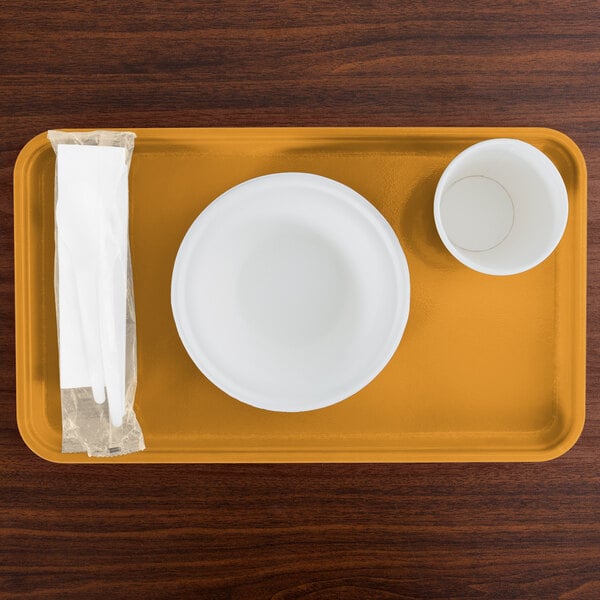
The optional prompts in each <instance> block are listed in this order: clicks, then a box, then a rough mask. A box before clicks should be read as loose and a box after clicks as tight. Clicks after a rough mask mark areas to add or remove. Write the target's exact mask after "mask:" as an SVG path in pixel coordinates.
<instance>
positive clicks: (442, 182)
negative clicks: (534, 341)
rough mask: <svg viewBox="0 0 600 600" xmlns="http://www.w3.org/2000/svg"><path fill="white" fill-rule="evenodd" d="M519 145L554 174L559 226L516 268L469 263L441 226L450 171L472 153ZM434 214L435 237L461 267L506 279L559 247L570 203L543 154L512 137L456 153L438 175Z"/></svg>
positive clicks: (473, 145) (482, 142) (563, 183)
mask: <svg viewBox="0 0 600 600" xmlns="http://www.w3.org/2000/svg"><path fill="white" fill-rule="evenodd" d="M515 145H517V146H520V147H521V148H522V149H525V150H526V151H527V152H529V153H531V154H535V155H536V156H538V157H539V158H541V160H542V161H544V162H545V163H546V164H547V165H548V166H549V167H550V170H551V172H553V175H556V177H555V179H556V182H555V183H556V184H557V185H558V186H559V187H560V190H559V194H560V196H561V198H562V199H563V200H564V202H561V208H564V210H563V211H562V212H563V214H562V215H561V217H562V224H561V226H560V227H559V228H558V229H557V231H556V234H555V235H554V236H553V237H552V238H551V240H550V241H549V243H548V244H547V246H546V249H545V250H544V251H543V252H540V253H538V255H537V256H535V257H534V258H533V259H529V260H526V261H523V262H521V263H520V264H519V266H518V267H516V268H490V267H486V266H485V265H482V264H481V263H478V262H477V261H475V260H472V259H471V257H470V256H469V255H468V254H466V253H465V252H463V251H462V250H461V249H460V248H459V247H458V246H456V245H455V244H454V243H453V242H452V240H451V239H450V238H449V237H448V235H447V233H446V229H445V227H444V223H443V218H442V214H441V203H442V198H443V191H444V190H445V189H446V187H447V184H448V182H449V180H450V179H451V177H452V173H453V171H454V170H455V169H456V167H457V165H458V164H460V163H462V162H463V161H464V160H465V159H468V158H469V157H470V155H471V154H476V153H477V152H480V151H481V150H482V149H483V148H488V147H490V146H498V147H502V148H506V147H507V146H515ZM433 214H434V221H435V226H436V229H437V231H438V235H439V236H440V238H441V240H442V242H443V244H444V246H445V247H446V249H447V250H448V251H449V252H450V254H452V256H454V258H456V260H458V261H459V262H460V263H462V264H464V265H465V266H466V267H469V268H470V269H472V270H474V271H477V272H479V273H483V274H485V275H497V276H506V275H517V274H519V273H524V272H525V271H529V270H530V269H533V268H534V267H536V266H537V265H539V264H540V263H542V262H543V261H545V260H546V259H547V258H548V257H549V256H550V255H551V254H552V252H554V250H555V249H556V247H557V246H558V244H559V242H560V240H561V239H562V236H563V234H564V232H565V229H566V226H567V220H568V214H569V200H568V193H567V188H566V186H565V182H564V180H563V178H562V175H561V174H560V172H559V170H558V168H557V167H556V165H555V164H554V163H553V162H552V160H550V158H549V157H548V156H547V155H546V154H545V153H544V152H542V151H541V150H540V149H539V148H536V147H535V146H533V145H532V144H529V143H527V142H524V141H522V140H518V139H515V138H492V139H489V140H483V141H481V142H477V143H475V144H472V145H471V146H469V147H468V148H465V149H464V150H463V151H462V152H460V153H459V154H457V155H456V156H455V157H454V158H453V159H452V160H451V161H450V162H449V163H448V165H447V166H446V168H445V169H444V172H443V173H442V175H441V176H440V178H439V180H438V183H437V186H436V189H435V195H434V201H433Z"/></svg>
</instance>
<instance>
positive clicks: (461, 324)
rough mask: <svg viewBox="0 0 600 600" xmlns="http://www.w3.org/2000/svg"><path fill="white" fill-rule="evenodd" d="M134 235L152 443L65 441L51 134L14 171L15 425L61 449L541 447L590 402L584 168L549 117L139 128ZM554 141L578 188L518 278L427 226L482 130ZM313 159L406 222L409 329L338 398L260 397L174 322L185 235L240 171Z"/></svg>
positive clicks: (157, 458) (285, 454) (442, 455)
mask: <svg viewBox="0 0 600 600" xmlns="http://www.w3.org/2000/svg"><path fill="white" fill-rule="evenodd" d="M134 131H135V133H136V134H137V136H138V137H137V140H136V148H135V151H134V155H133V162H132V166H131V172H130V190H131V196H130V237H131V252H132V260H133V275H134V286H135V299H136V313H137V334H138V369H139V370H138V388H137V396H136V413H137V415H138V418H139V421H140V423H141V425H142V429H143V431H144V434H145V438H146V444H147V449H146V451H144V452H141V453H137V454H131V455H127V456H123V457H118V458H110V459H97V458H96V459H91V458H88V457H87V456H85V455H83V454H62V453H61V411H60V395H59V383H58V353H57V335H56V319H55V308H54V288H53V261H54V217H53V206H54V197H53V194H54V152H53V151H52V149H51V147H50V144H49V143H48V141H47V140H46V135H45V134H40V135H39V136H37V137H35V138H34V139H32V140H31V141H30V142H29V143H28V144H27V145H26V146H25V147H24V148H23V150H22V152H21V154H20V155H19V158H18V159H17V163H16V166H15V207H14V209H15V210H14V214H15V282H16V285H15V302H16V353H17V356H16V358H17V419H18V425H19V429H20V431H21V434H22V436H23V439H24V440H25V442H26V443H27V444H28V445H29V447H30V448H31V449H32V450H33V451H34V452H36V453H37V454H39V455H40V456H41V457H43V458H45V459H48V460H51V461H56V462H64V463H68V462H103V461H104V462H142V463H143V462H300V461H318V462H322V461H358V462H370V461H391V462H393V461H410V462H417V461H420V462H431V461H540V460H547V459H550V458H554V457H556V456H559V455H560V454H562V453H564V452H566V450H568V449H569V448H570V447H571V446H572V445H573V444H574V443H575V441H576V440H577V438H578V436H579V434H580V432H581V429H582V427H583V422H584V413H585V301H586V299H585V293H586V202H587V198H586V170H585V163H584V160H583V157H582V155H581V153H580V151H579V149H578V148H577V146H576V145H575V144H574V143H573V142H572V141H571V140H570V139H569V138H568V137H566V136H565V135H563V134H561V133H559V132H557V131H554V130H550V129H535V128H510V129H509V128H477V129H454V128H417V129H404V128H273V129H268V128H267V129H138V130H134ZM494 137H513V138H518V139H521V140H524V141H526V142H529V143H531V144H533V145H535V146H537V147H538V148H539V149H540V150H542V151H543V152H545V153H546V154H547V155H548V156H549V157H550V158H551V159H552V160H553V161H554V163H555V164H556V166H557V167H558V169H559V171H560V172H561V174H562V176H563V178H564V180H565V183H566V186H567V190H568V194H569V202H570V209H569V221H568V225H567V229H566V232H565V235H564V237H563V239H562V241H561V243H560V244H559V247H558V249H557V250H556V251H555V252H554V253H553V254H552V256H551V257H550V258H549V259H547V260H546V261H545V262H543V263H542V264H541V265H539V266H538V267H536V268H534V269H532V270H531V271H528V272H526V273H523V274H520V275H515V276H511V277H491V276H487V275H482V274H480V273H476V272H474V271H471V270H469V269H468V268H466V267H464V266H463V265H461V264H460V263H458V262H457V261H456V260H455V259H454V258H453V257H452V256H451V255H450V254H449V253H448V252H447V251H446V250H445V248H444V246H443V245H442V243H441V241H440V239H439V237H438V236H437V233H436V230H435V225H434V221H433V212H432V203H433V195H434V191H435V187H436V183H437V180H438V178H439V176H440V175H441V173H442V171H443V170H444V168H445V167H446V165H447V164H448V163H449V162H450V160H451V159H452V158H453V157H454V156H456V155H457V154H458V153H459V152H460V151H461V150H463V149H464V148H466V147H467V146H469V145H471V144H473V143H475V142H478V141H481V140H483V139H487V138H494ZM281 171H307V172H311V173H317V174H319V175H324V176H327V177H331V178H333V179H336V180H339V181H341V182H342V183H344V184H346V185H349V186H350V187H352V188H354V189H355V190H357V191H358V192H359V193H360V194H362V195H363V196H365V197H366V198H367V199H369V200H370V201H371V202H372V203H373V204H374V205H375V206H376V207H377V208H378V209H379V210H380V211H381V213H382V214H383V215H384V216H385V217H386V218H387V219H388V221H389V222H390V224H391V226H392V227H393V228H394V230H395V231H396V233H397V235H398V237H399V239H400V242H401V244H402V246H403V248H404V251H405V253H406V256H407V260H408V264H409V268H410V275H411V288H412V289H411V294H412V296H411V312H410V317H409V321H408V326H407V328H406V331H405V334H404V338H403V340H402V342H401V344H400V346H399V348H398V351H397V352H396V354H395V355H394V357H393V358H392V360H391V361H390V363H389V364H388V366H387V367H386V368H385V369H384V371H383V372H382V373H381V374H380V375H379V376H378V377H377V378H376V379H375V380H374V381H373V382H372V383H371V384H369V385H368V386H367V387H366V388H365V389H363V390H362V391H361V392H359V393H357V394H356V395H354V396H352V397H351V398H349V399H348V400H345V401H344V402H341V403H340V404H337V405H335V406H332V407H329V408H325V409H321V410H317V411H313V412H308V413H295V414H294V413H291V414H290V413H273V412H266V411H262V410H259V409H255V408H251V407H250V406H246V405H244V404H242V403H241V402H238V401H236V400H233V399H232V398H229V397H228V396H226V395H225V394H224V393H223V392H221V391H220V390H219V389H217V388H216V387H214V386H213V385H212V384H211V383H210V382H208V381H207V380H206V379H205V378H204V376H203V375H202V374H201V373H200V372H199V371H198V370H197V369H196V367H195V366H194V365H193V363H192V361H191V360H190V358H189V357H188V356H187V354H186V352H185V350H184V348H183V346H182V344H181V342H180V340H179V337H178V335H177V331H176V329H175V324H174V321H173V317H172V313H171V305H170V280H171V271H172V267H173V262H174V260H175V255H176V253H177V250H178V247H179V244H180V242H181V240H182V238H183V236H184V234H185V232H186V230H187V228H188V227H189V226H190V224H191V223H192V221H193V220H194V219H195V218H196V216H197V215H198V214H199V213H200V211H201V210H202V209H203V208H204V207H205V206H206V205H207V204H208V203H209V202H211V201H212V200H213V199H214V198H216V197H217V196H219V194H221V193H222V192H224V191H225V190H227V189H228V188H230V187H232V186H234V185H236V184H238V183H240V182H241V181H244V180H246V179H249V178H252V177H256V176H259V175H264V174H267V173H273V172H281Z"/></svg>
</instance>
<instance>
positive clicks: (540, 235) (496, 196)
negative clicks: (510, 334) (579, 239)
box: [434, 138, 569, 275]
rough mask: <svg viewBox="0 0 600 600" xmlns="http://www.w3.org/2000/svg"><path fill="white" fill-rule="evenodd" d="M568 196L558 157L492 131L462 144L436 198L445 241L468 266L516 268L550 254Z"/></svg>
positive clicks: (504, 271) (506, 271) (497, 271)
mask: <svg viewBox="0 0 600 600" xmlns="http://www.w3.org/2000/svg"><path fill="white" fill-rule="evenodd" d="M568 213H569V202H568V197H567V190H566V188H565V184H564V182H563V180H562V177H561V176H560V173H559V172H558V169H557V168H556V167H555V166H554V163H553V162H552V161H551V160H550V159H549V158H548V157H547V156H546V155H545V154H544V153H543V152H541V151H540V150H538V149H537V148H535V147H534V146H532V145H530V144H527V143H525V142H522V141H520V140H513V139H507V138H506V139H505V138H499V139H492V140H487V141H485V142H480V143H478V144H474V145H473V146H471V147H469V148H467V149H466V150H464V151H463V152H461V153H460V154H459V155H458V156H457V157H456V158H455V159H454V160H453V161H452V162H451V163H450V164H449V165H448V167H447V168H446V170H445V171H444V173H443V174H442V176H441V178H440V181H439V183H438V186H437V189H436V192H435V200H434V217H435V224H436V227H437V230H438V233H439V235H440V237H441V238H442V241H443V242H444V245H445V246H446V248H448V250H449V251H450V253H451V254H452V255H454V257H455V258H457V259H458V260H459V261H460V262H462V263H463V264H464V265H466V266H467V267H470V268H471V269H474V270H475V271H479V272H481V273H487V274H489V275H514V274H516V273H521V272H523V271H527V270H528V269H531V268H533V267H535V266H536V265H538V264H540V263H541V262H542V261H543V260H545V259H546V258H547V257H548V256H549V255H550V254H551V253H552V251H553V250H554V249H555V248H556V246H557V245H558V243H559V241H560V239H561V237H562V235H563V232H564V230H565V227H566V224H567V216H568Z"/></svg>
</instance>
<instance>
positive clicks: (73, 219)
mask: <svg viewBox="0 0 600 600" xmlns="http://www.w3.org/2000/svg"><path fill="white" fill-rule="evenodd" d="M97 203H98V199H97V197H96V193H95V191H94V190H93V189H88V190H87V192H86V193H82V194H81V195H79V196H75V195H74V194H68V193H65V194H62V195H60V196H59V199H58V202H57V203H56V224H57V227H58V243H59V253H61V251H62V253H63V260H62V261H61V262H62V267H63V268H62V269H61V277H65V278H66V277H71V278H72V279H73V280H74V282H75V287H76V290H77V308H78V310H79V323H80V328H81V333H82V336H83V349H84V354H85V359H86V361H87V367H88V374H89V378H90V386H91V388H92V393H93V395H94V400H95V401H96V402H97V403H98V404H102V402H104V399H105V394H104V368H103V365H102V353H101V346H100V330H99V322H98V318H97V314H98V290H97V280H98V273H97V270H98V269H97V262H98V261H97V256H98V253H99V239H98V235H97V224H98V215H97V212H98V211H97V208H96V207H97ZM68 265H70V269H69V268H65V267H67V266H68ZM69 271H70V272H69ZM63 324H64V323H63ZM64 325H66V324H64Z"/></svg>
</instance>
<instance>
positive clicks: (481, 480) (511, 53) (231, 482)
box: [0, 0, 600, 600]
mask: <svg viewBox="0 0 600 600" xmlns="http://www.w3.org/2000/svg"><path fill="white" fill-rule="evenodd" d="M217 125H218V126H252V125H263V126H266V125H398V126H402V125H405V126H406V125H446V126H466V125H536V126H549V127H554V128H557V129H560V130H562V131H564V132H565V133H567V134H568V135H570V136H571V137H572V138H573V139H574V140H575V141H576V142H577V143H578V144H579V146H580V147H581V149H582V150H583V153H584V155H585V157H586V160H587V164H588V170H589V285H588V292H589V300H588V311H589V312H588V400H587V401H588V416H587V422H586V427H585V430H584V432H583V435H582V437H581V439H580V441H579V442H578V443H577V445H576V446H575V447H574V448H573V449H572V450H571V451H570V452H569V453H567V454H566V455H565V456H563V457H562V458H560V459H557V460H555V461H552V462H549V463H543V464H495V465H494V464H489V465H479V464H462V465H461V464H455V465H434V464H432V465H404V464H392V465H385V464H384V465H382V464H378V465H368V464H365V465H318V464H316V465H229V466H227V465H179V466H169V465H150V466H133V465H132V466H126V465H123V466H113V465H98V466H89V465H87V466H68V465H54V464H50V463H47V462H44V461H42V460H41V459H39V458H38V457H36V456H34V455H33V454H32V453H31V452H30V451H29V450H28V449H27V448H26V447H25V446H24V444H23V443H22V441H21V439H20V437H19V433H18V431H17V427H16V419H15V402H14V399H15V381H14V376H15V375H14V373H15V365H14V332H13V322H14V321H13V266H12V261H13V254H12V169H13V166H14V161H15V158H16V156H17V153H18V151H19V149H20V148H21V146H22V145H23V144H24V143H25V142H26V141H27V140H28V139H29V138H31V137H32V136H33V135H34V134H36V133H38V132H40V131H43V130H46V129H49V128H61V127H75V128H77V127H146V126H175V127H180V126H217ZM599 172H600V3H599V2H597V1H594V2H592V1H572V2H568V3H567V2H563V1H559V0H551V1H545V2H541V1H532V2H527V1H521V2H510V3H509V2H480V1H478V2H475V1H463V2H426V1H419V0H414V1H411V2H391V1H389V0H384V1H381V2H368V1H366V0H363V1H348V2H343V3H332V2H322V3H318V2H300V1H293V0H283V1H279V2H274V1H273V2H267V1H264V0H258V1H253V2H251V3H246V2H243V1H242V0H237V2H212V1H210V2H197V3H196V2H185V1H183V0H171V1H170V2H156V1H154V2H153V1H147V2H144V1H140V0H128V1H127V2H119V1H117V0H115V1H100V0H98V1H90V2H76V1H70V0H56V1H54V0H53V1H49V0H43V1H42V0H38V1H31V2H15V1H12V0H5V1H4V2H3V3H2V5H1V6H0V190H1V196H0V225H1V234H0V324H1V335H0V352H1V362H0V364H1V367H2V368H1V373H0V536H1V537H0V598H27V597H31V598H95V597H102V598H107V597H110V598H214V599H223V600H224V599H228V600H229V599H232V600H233V599H236V600H237V599H240V600H241V599H244V600H245V599H251V600H252V599H254V598H257V599H261V598H271V599H277V600H300V599H302V600H308V599H310V600H317V599H319V600H322V599H329V598H342V599H370V598H374V599H382V600H383V599H386V600H388V599H393V598H396V599H400V598H402V599H407V598H439V599H450V598H502V599H509V598H542V599H546V598H561V599H564V600H567V599H575V598H600V476H599V472H600V450H599V447H600V398H599V392H600V352H599V348H600V346H599V342H600V315H599V314H598V297H599V292H600V290H599V286H600V266H599V265H600V242H599V239H600V237H599V236H600V175H598V173H599Z"/></svg>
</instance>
